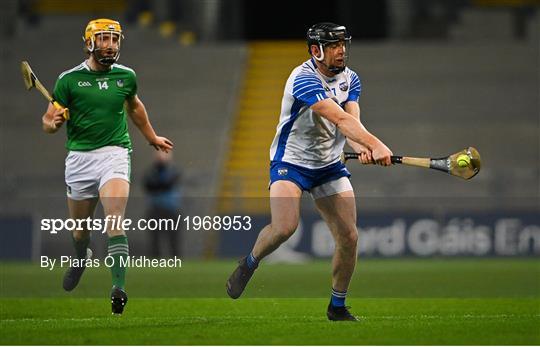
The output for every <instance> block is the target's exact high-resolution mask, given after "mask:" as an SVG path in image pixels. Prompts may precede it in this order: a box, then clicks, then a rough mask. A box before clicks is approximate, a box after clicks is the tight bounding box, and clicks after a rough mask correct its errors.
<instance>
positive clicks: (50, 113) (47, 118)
mask: <svg viewBox="0 0 540 347" xmlns="http://www.w3.org/2000/svg"><path fill="white" fill-rule="evenodd" d="M65 110H66V109H65V108H62V109H57V108H56V107H54V106H53V104H51V103H49V106H48V107H47V111H46V112H45V114H44V115H43V117H42V118H41V120H42V125H43V131H44V132H46V133H48V134H54V133H55V132H57V131H58V129H60V127H61V126H62V124H64V122H65V121H66V119H65V118H64V112H65Z"/></svg>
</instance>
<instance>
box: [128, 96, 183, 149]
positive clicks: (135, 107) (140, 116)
mask: <svg viewBox="0 0 540 347" xmlns="http://www.w3.org/2000/svg"><path fill="white" fill-rule="evenodd" d="M126 103H127V106H128V107H127V111H128V115H129V117H130V118H131V120H132V121H133V123H135V125H136V126H137V128H138V129H139V131H140V132H141V134H143V136H144V137H145V138H146V140H147V141H148V143H150V145H152V146H154V148H155V149H156V150H158V151H159V150H161V151H164V152H169V151H170V150H172V149H173V146H174V144H173V143H172V141H171V140H169V139H167V138H166V137H163V136H158V135H156V132H155V131H154V128H153V127H152V124H150V120H149V119H148V113H147V112H146V108H145V107H144V104H143V103H142V101H141V99H139V97H138V96H137V95H135V96H134V97H133V98H131V99H128V100H127V101H126Z"/></svg>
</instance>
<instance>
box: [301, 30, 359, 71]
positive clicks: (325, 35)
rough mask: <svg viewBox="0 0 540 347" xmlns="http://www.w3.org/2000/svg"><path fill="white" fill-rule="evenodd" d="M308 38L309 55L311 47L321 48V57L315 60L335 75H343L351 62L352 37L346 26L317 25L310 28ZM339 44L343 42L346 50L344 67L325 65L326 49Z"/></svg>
mask: <svg viewBox="0 0 540 347" xmlns="http://www.w3.org/2000/svg"><path fill="white" fill-rule="evenodd" d="M306 36H307V45H308V52H309V54H311V45H317V46H319V50H320V51H321V55H320V56H319V57H317V56H313V58H315V59H316V60H317V61H319V62H321V63H322V64H323V65H325V66H326V67H327V68H328V70H329V71H330V72H332V73H334V74H338V73H341V72H343V70H345V67H346V66H347V61H348V60H349V46H350V44H351V35H350V34H349V32H348V31H347V28H346V27H345V26H343V25H337V24H334V23H328V22H325V23H317V24H315V25H313V26H312V27H311V28H309V30H308V31H307V35H306ZM339 42H343V44H344V49H345V52H344V56H343V66H334V65H326V64H325V63H324V47H326V46H328V45H330V44H335V43H339Z"/></svg>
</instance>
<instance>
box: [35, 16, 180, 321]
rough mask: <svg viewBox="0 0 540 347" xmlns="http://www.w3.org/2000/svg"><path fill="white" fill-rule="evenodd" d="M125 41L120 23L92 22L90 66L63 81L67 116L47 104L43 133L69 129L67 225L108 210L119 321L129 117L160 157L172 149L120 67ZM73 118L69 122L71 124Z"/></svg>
mask: <svg viewBox="0 0 540 347" xmlns="http://www.w3.org/2000/svg"><path fill="white" fill-rule="evenodd" d="M122 38H123V35H122V28H121V26H120V23H118V22H117V21H114V20H110V19H95V20H92V21H90V22H89V23H88V25H87V26H86V30H85V34H84V37H83V40H84V42H85V51H86V53H87V54H88V59H86V60H85V61H84V62H82V63H81V64H79V65H78V66H76V67H74V68H72V69H70V70H67V71H65V72H63V73H62V74H60V76H59V77H58V80H57V82H56V85H55V88H54V92H53V97H54V99H55V100H56V101H58V102H59V103H60V104H61V105H63V106H65V107H66V109H61V110H57V109H55V107H54V106H53V105H52V104H49V107H48V109H47V112H46V113H45V114H44V115H43V130H44V131H45V132H47V133H51V134H53V133H55V132H57V131H58V129H59V128H60V127H62V125H63V124H64V123H66V128H67V143H66V148H67V149H68V151H69V152H68V156H67V158H66V170H65V178H66V185H67V203H68V208H69V214H70V217H71V218H73V219H83V220H86V219H87V218H88V217H93V215H94V210H95V208H96V205H97V202H98V200H101V204H102V205H103V209H104V213H105V216H106V218H105V221H107V217H108V221H109V223H107V224H106V231H107V235H108V237H109V238H108V261H109V263H108V264H109V265H110V264H111V263H112V266H111V274H112V290H111V302H112V311H113V313H114V314H121V313H122V312H123V310H124V306H125V305H126V303H127V295H126V292H125V273H126V268H125V264H126V262H125V261H126V259H127V258H128V256H129V247H128V242H127V236H126V233H125V231H124V230H123V229H122V228H121V226H120V225H119V224H120V223H111V222H110V221H112V220H119V219H121V218H123V216H124V211H125V208H126V204H127V200H128V196H129V184H130V169H131V167H130V166H131V165H130V164H131V163H130V154H131V140H130V138H129V133H128V125H127V116H129V118H131V120H132V121H133V123H134V124H135V126H136V127H137V128H138V129H139V131H140V132H141V133H142V135H143V136H144V137H145V138H146V140H147V141H148V142H149V143H150V144H151V145H152V146H154V148H155V149H156V150H159V151H164V152H168V151H170V150H172V148H173V143H172V142H171V141H169V140H168V139H167V138H165V137H162V136H158V135H156V133H155V132H154V129H153V128H152V125H151V124H150V121H149V120H148V114H147V113H146V109H145V107H144V104H143V103H142V102H141V100H140V99H139V98H138V96H137V80H136V75H135V72H134V71H133V70H132V69H130V68H128V67H126V66H123V65H120V64H117V63H116V61H117V60H118V57H119V55H120V43H121V41H122ZM68 110H69V115H70V116H69V117H66V116H65V115H66V114H67V112H68ZM66 118H68V120H67V121H66ZM84 225H86V224H84V223H83V226H84ZM90 231H91V230H74V231H73V244H74V246H75V252H76V258H74V261H73V262H72V266H70V267H69V268H68V269H67V271H66V274H65V276H64V282H63V287H64V289H65V290H66V291H71V290H73V289H74V288H75V287H76V286H77V284H78V283H79V280H80V278H81V276H82V274H83V272H84V269H85V268H86V265H87V263H89V261H90V260H89V258H90V257H91V253H92V252H91V250H90V249H89V248H88V244H89V242H90Z"/></svg>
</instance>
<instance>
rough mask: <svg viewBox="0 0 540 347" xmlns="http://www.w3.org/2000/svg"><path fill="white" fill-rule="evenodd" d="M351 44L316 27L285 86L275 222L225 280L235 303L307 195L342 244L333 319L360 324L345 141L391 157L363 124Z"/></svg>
mask: <svg viewBox="0 0 540 347" xmlns="http://www.w3.org/2000/svg"><path fill="white" fill-rule="evenodd" d="M350 41H351V37H350V35H349V33H348V32H347V29H346V28H345V27H344V26H341V25H337V24H333V23H318V24H315V25H313V26H312V27H311V28H309V30H308V32H307V44H308V51H309V53H310V55H311V59H309V60H308V61H306V62H304V63H303V64H302V65H300V66H298V67H297V68H295V69H294V70H293V72H292V73H291V75H290V77H289V79H288V80H287V84H286V86H285V92H284V95H283V101H282V104H281V116H280V120H279V124H278V127H277V132H276V136H275V138H274V141H273V143H272V146H271V148H270V161H271V165H270V207H271V213H272V219H271V223H270V224H269V225H267V226H266V227H264V228H263V230H262V231H261V232H260V233H259V236H258V238H257V241H256V242H255V245H254V247H253V250H252V252H251V253H250V254H249V255H248V256H246V257H245V258H242V259H241V260H240V262H239V266H238V267H237V268H236V269H235V271H234V272H233V273H232V275H231V276H230V278H229V280H228V281H227V293H228V294H229V296H230V297H231V298H233V299H236V298H238V297H240V295H241V294H242V292H243V291H244V289H245V287H246V285H247V283H248V281H249V279H250V278H251V276H252V275H253V273H254V271H255V269H256V268H257V266H258V263H259V261H260V260H261V259H263V258H264V257H265V256H267V255H269V254H270V253H272V252H273V251H274V250H275V249H276V248H278V247H279V245H281V244H282V243H283V242H285V241H286V240H287V239H288V238H289V237H290V236H291V235H292V234H293V233H294V231H295V230H296V228H297V226H298V221H299V214H300V197H301V196H302V192H303V191H307V192H309V193H310V194H311V196H312V197H313V199H314V200H315V205H316V206H317V209H318V211H319V213H320V214H321V216H322V217H323V219H324V220H325V221H326V223H327V224H328V227H329V229H330V231H331V233H332V236H333V238H334V240H335V244H336V247H335V251H334V257H333V260H332V267H333V269H332V290H331V299H330V303H329V305H328V308H327V317H328V319H330V320H336V321H346V320H347V321H355V320H357V319H356V317H354V316H353V315H352V314H351V313H350V312H349V311H348V309H347V307H346V306H345V298H346V295H347V289H348V287H349V283H350V280H351V277H352V275H353V272H354V268H355V265H356V257H357V241H358V230H357V229H356V204H355V199H354V192H353V188H352V186H351V183H350V181H349V177H350V173H349V172H348V171H347V168H346V167H345V166H344V165H343V164H342V163H341V161H340V154H341V152H342V151H343V146H344V145H345V142H346V141H347V142H348V143H349V145H350V146H351V147H352V148H353V149H354V150H355V151H356V152H358V153H361V156H360V157H359V160H360V161H361V162H362V163H365V164H367V163H376V164H378V165H383V166H389V165H391V161H390V157H391V155H392V152H391V151H390V149H388V147H386V145H385V144H384V143H382V142H381V141H380V140H379V139H378V138H377V137H375V136H374V135H373V134H371V133H370V132H369V131H368V130H367V129H366V128H365V127H364V126H363V125H362V123H361V122H360V107H359V105H358V100H359V97H360V92H361V83H360V80H359V78H358V75H357V74H356V73H355V72H354V71H352V70H350V69H349V68H348V67H347V58H348V51H349V44H350ZM329 291H330V290H329Z"/></svg>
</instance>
